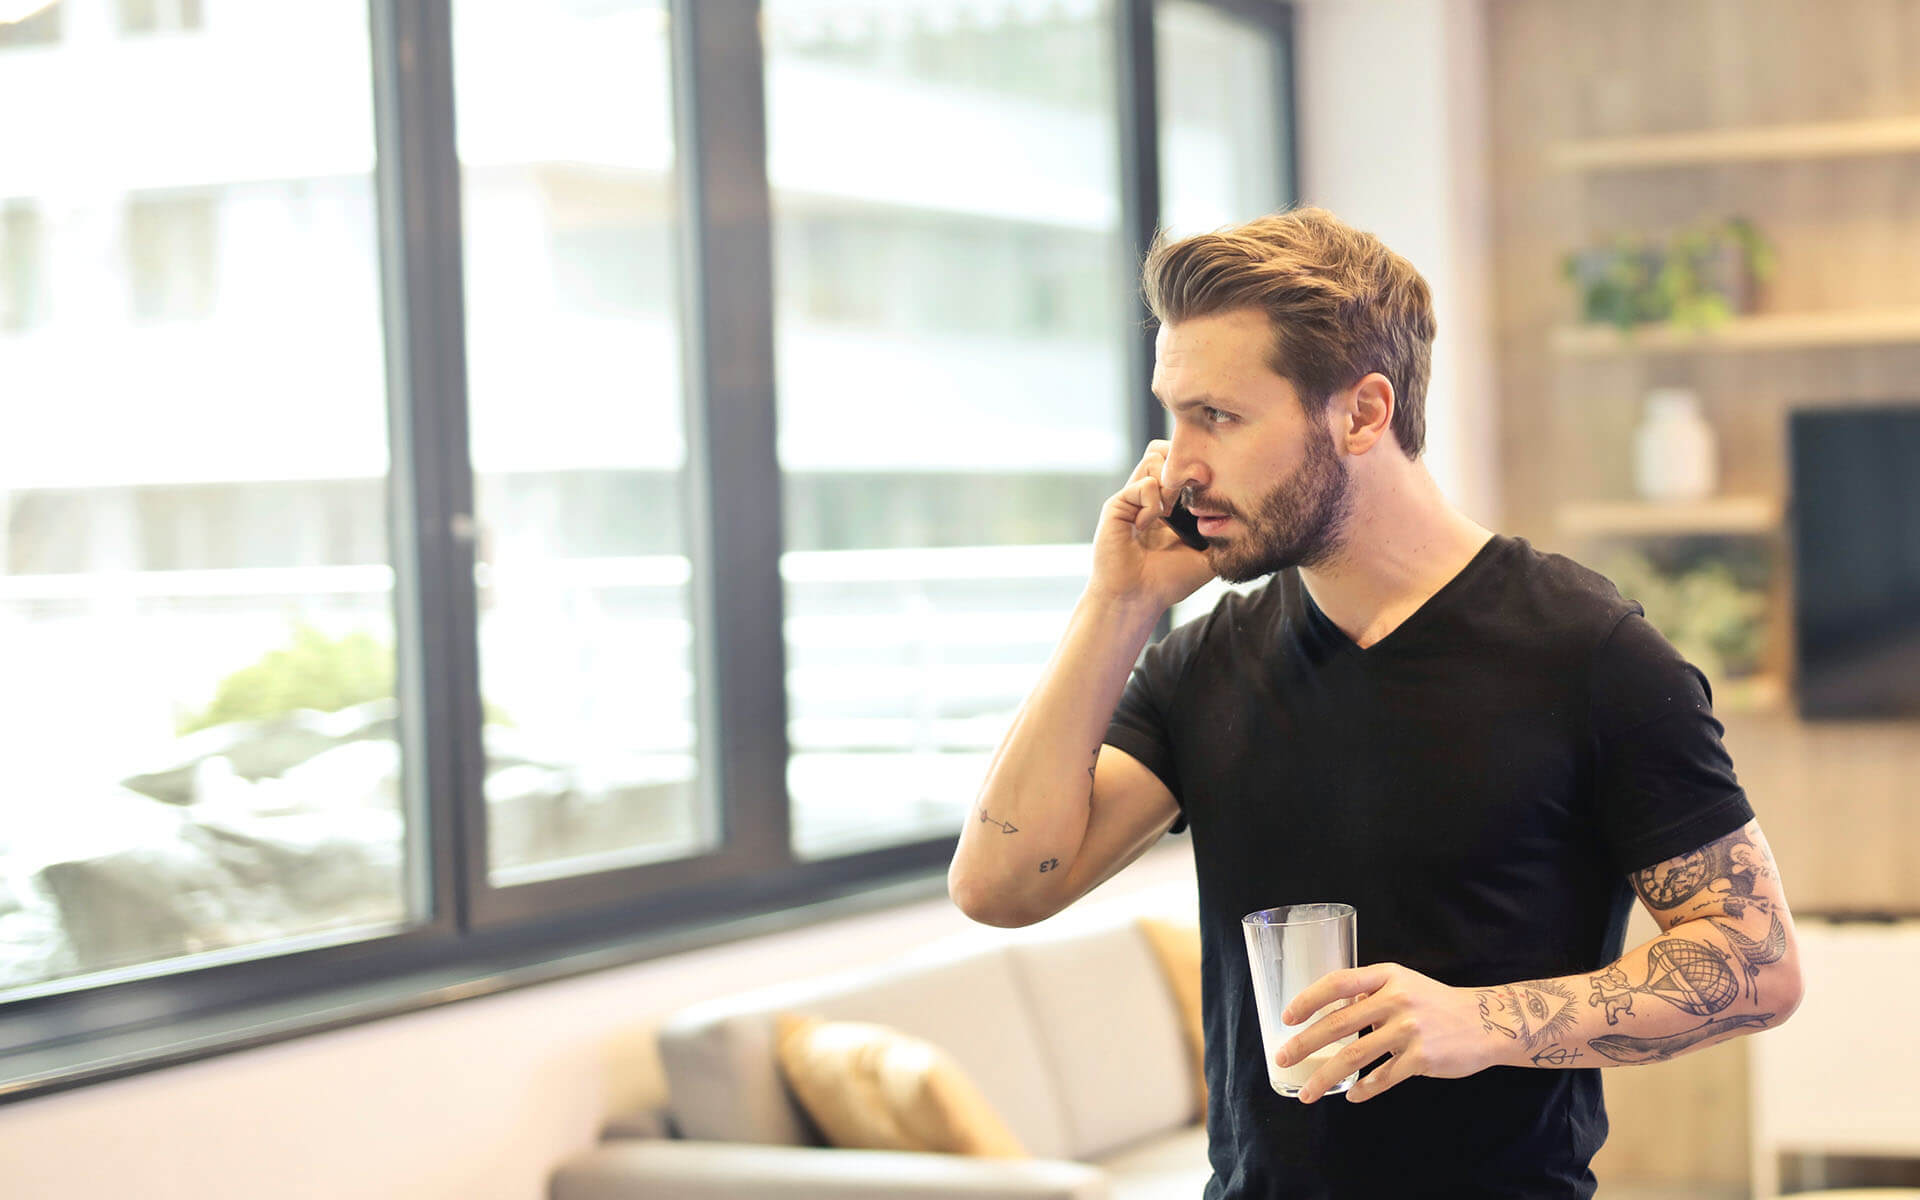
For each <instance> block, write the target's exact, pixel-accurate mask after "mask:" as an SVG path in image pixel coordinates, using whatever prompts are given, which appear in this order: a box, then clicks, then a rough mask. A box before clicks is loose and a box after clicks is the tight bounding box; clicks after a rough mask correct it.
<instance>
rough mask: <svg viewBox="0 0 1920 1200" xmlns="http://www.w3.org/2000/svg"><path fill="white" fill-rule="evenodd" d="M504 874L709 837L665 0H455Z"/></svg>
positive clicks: (489, 694)
mask: <svg viewBox="0 0 1920 1200" xmlns="http://www.w3.org/2000/svg"><path fill="white" fill-rule="evenodd" d="M454 71H455V78H454V83H455V99H456V107H457V113H458V128H459V138H460V164H461V182H462V191H461V204H462V215H463V219H464V223H465V242H466V260H465V261H466V287H467V373H468V386H469V390H470V393H471V397H472V439H473V440H472V454H473V466H474V472H475V477H476V478H475V484H476V492H477V495H476V510H477V516H478V519H479V522H480V527H481V558H482V564H481V567H480V572H479V576H478V579H477V583H478V586H479V587H480V678H481V684H482V694H483V698H484V700H485V706H486V707H485V711H486V715H487V720H486V749H487V778H486V796H487V813H488V831H489V835H490V836H489V844H488V866H489V868H490V870H491V872H492V879H493V882H494V883H495V884H498V885H504V884H511V883H515V882H524V881H526V880H529V879H534V878H543V877H548V876H553V875H564V874H574V873H579V872H584V871H589V870H598V869H603V868H605V867H608V866H613V865H620V864H625V863H631V862H638V861H647V860H653V859H664V858H677V857H683V856H686V855H690V854H694V853H697V852H700V851H703V850H705V849H707V848H710V847H712V846H714V845H715V844H716V843H717V837H718V822H717V821H716V820H715V818H714V814H713V813H711V812H710V811H708V809H707V807H706V806H705V805H704V804H703V802H702V801H701V798H700V788H699V780H698V772H697V769H696V759H695V753H696V743H695V736H696V731H695V728H694V707H693V704H694V690H693V689H694V676H693V666H692V663H693V655H692V646H693V639H692V636H691V624H690V619H689V615H688V614H689V612H690V611H691V609H690V600H689V581H690V579H691V577H692V572H691V570H690V569H689V565H688V561H687V544H686V538H685V534H684V518H685V513H684V510H683V506H682V490H683V489H682V477H683V470H684V468H685V465H686V444H685V432H684V428H683V420H682V413H681V405H682V400H681V374H680V371H681V367H680V361H681V351H680V313H679V303H678V299H677V296H676V282H675V281H676V278H677V266H676V254H677V250H676V245H677V238H678V232H677V229H678V223H679V215H678V211H677V208H678V206H677V201H676V198H675V191H674V188H675V183H674V178H675V177H674V171H673V121H672V81H671V78H670V74H669V59H668V42H667V12H666V5H665V3H664V0H632V2H622V0H569V2H567V3H564V4H553V5H538V6H529V5H526V4H521V3H507V2H505V0H460V2H459V3H457V4H456V5H455V6H454Z"/></svg>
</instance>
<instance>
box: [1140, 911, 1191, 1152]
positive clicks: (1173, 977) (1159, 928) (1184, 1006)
mask: <svg viewBox="0 0 1920 1200" xmlns="http://www.w3.org/2000/svg"><path fill="white" fill-rule="evenodd" d="M1140 932H1141V933H1144V934H1145V935H1146V937H1147V944H1148V945H1150V946H1152V947H1153V954H1154V957H1155V958H1158V959H1159V960H1160V969H1161V970H1162V971H1164V972H1166V975H1167V986H1169V987H1171V988H1172V989H1173V1002H1174V1004H1175V1005H1176V1006H1177V1007H1178V1008H1179V1009H1180V1025H1181V1028H1182V1029H1183V1030H1184V1031H1185V1032H1186V1035H1187V1049H1188V1050H1190V1051H1192V1054H1193V1078H1194V1087H1195V1089H1196V1090H1197V1091H1198V1092H1199V1095H1200V1117H1201V1119H1202V1120H1205V1119H1206V1115H1207V1032H1206V1029H1207V1027H1206V1021H1205V1019H1204V1018H1203V1017H1202V1016H1201V1014H1200V926H1198V925H1196V924H1193V923H1190V922H1180V921H1168V920H1163V919H1161V918H1159V917H1141V918H1140Z"/></svg>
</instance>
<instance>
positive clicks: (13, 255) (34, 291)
mask: <svg viewBox="0 0 1920 1200" xmlns="http://www.w3.org/2000/svg"><path fill="white" fill-rule="evenodd" d="M47 300H48V298H47V283H46V227H45V223H44V222H43V221H42V220H41V218H40V213H39V210H38V209H36V208H35V207H34V206H32V205H30V204H27V203H24V202H14V203H0V332H13V333H17V332H19V331H21V330H25V329H31V328H32V327H34V326H36V325H39V324H41V323H43V322H44V321H45V320H46V319H47V309H48V303H47Z"/></svg>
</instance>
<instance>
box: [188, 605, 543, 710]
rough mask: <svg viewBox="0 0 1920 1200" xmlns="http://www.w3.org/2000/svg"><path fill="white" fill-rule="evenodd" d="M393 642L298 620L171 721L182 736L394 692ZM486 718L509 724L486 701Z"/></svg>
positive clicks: (379, 697) (360, 701)
mask: <svg viewBox="0 0 1920 1200" xmlns="http://www.w3.org/2000/svg"><path fill="white" fill-rule="evenodd" d="M393 664H394V651H393V647H392V646H391V645H390V644H388V643H386V642H383V641H381V640H379V639H378V638H375V637H373V636H371V635H369V634H365V633H349V634H347V635H346V636H344V637H337V638H335V637H328V636H327V635H326V634H324V633H322V632H321V631H320V630H318V629H315V628H313V627H312V626H311V625H297V626H295V627H294V630H293V640H292V642H291V643H290V644H288V645H287V646H284V647H282V648H280V649H277V650H269V651H267V653H266V654H264V655H262V656H261V658H260V660H259V661H258V662H255V663H253V664H251V665H249V666H245V667H242V668H240V669H239V670H238V671H235V672H234V673H233V674H231V675H228V676H227V677H226V678H224V679H222V680H221V681H220V682H219V684H218V685H216V687H215V688H214V693H213V701H212V703H210V704H208V705H207V707H206V708H205V709H203V710H202V711H200V712H198V713H193V714H189V715H188V716H186V717H184V718H182V719H181V720H180V721H179V722H177V723H176V726H175V731H176V733H177V734H178V735H180V736H183V737H184V736H185V735H187V734H189V733H192V732H194V731H195V730H199V729H206V728H208V727H209V726H213V725H225V724H228V723H229V722H233V721H260V720H265V719H266V718H269V717H277V716H282V715H284V714H286V713H290V712H294V711H296V710H298V709H303V708H307V709H315V710H317V711H320V712H338V711H339V710H340V709H343V708H348V707H350V706H352V705H355V704H365V703H367V702H368V701H370V700H383V699H386V698H387V697H389V696H392V695H393ZM486 719H487V721H488V722H490V723H493V724H500V725H506V724H511V722H510V721H508V720H507V718H506V716H505V714H503V713H501V712H500V711H499V710H497V709H496V708H494V706H493V705H491V704H489V705H487V706H486Z"/></svg>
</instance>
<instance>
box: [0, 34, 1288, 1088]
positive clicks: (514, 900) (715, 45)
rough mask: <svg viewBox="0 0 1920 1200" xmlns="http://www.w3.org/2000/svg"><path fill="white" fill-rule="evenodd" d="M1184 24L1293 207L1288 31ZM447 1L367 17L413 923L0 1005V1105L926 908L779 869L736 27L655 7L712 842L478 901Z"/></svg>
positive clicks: (1138, 127) (1148, 59)
mask: <svg viewBox="0 0 1920 1200" xmlns="http://www.w3.org/2000/svg"><path fill="white" fill-rule="evenodd" d="M1200 2H1202V3H1206V4H1209V5H1211V6H1213V7H1217V8H1219V9H1221V10H1223V11H1225V12H1229V13H1232V14H1233V15H1236V16H1239V17H1242V18H1247V19H1249V20H1252V21H1255V22H1257V23H1258V24H1260V25H1261V26H1263V27H1265V28H1266V29H1267V30H1269V31H1270V32H1271V33H1272V35H1273V36H1274V38H1275V44H1276V47H1277V50H1278V53H1280V54H1281V55H1282V57H1283V59H1284V60H1285V61H1284V63H1283V73H1282V74H1281V75H1280V76H1279V77H1278V78H1279V80H1280V91H1281V94H1280V95H1278V96H1276V97H1275V102H1276V103H1278V104H1280V105H1281V107H1282V111H1283V112H1284V114H1285V133H1286V138H1287V146H1286V154H1285V156H1284V161H1285V164H1286V171H1287V179H1286V181H1285V183H1284V185H1283V186H1285V187H1288V188H1290V187H1291V186H1292V181H1293V180H1294V178H1295V177H1296V176H1295V174H1294V168H1293V154H1294V144H1295V139H1296V125H1295V105H1294V96H1293V91H1294V89H1293V84H1292V80H1293V72H1292V70H1291V63H1292V46H1293V22H1292V10H1291V7H1290V6H1289V5H1288V4H1285V3H1280V2H1278V0H1276V2H1273V3H1266V2H1264V0H1200ZM452 3H453V0H369V19H370V22H371V32H372V55H373V80H374V113H375V123H376V126H377V131H376V144H377V148H378V159H377V166H376V180H375V182H376V191H377V196H378V204H379V217H380V219H379V227H380V259H381V272H382V310H383V311H382V318H383V325H384V332H385V343H386V355H387V363H388V392H389V414H390V415H389V433H390V438H391V444H392V461H393V464H394V467H393V470H392V472H391V474H390V477H389V484H388V490H389V496H388V498H389V504H390V509H391V516H392V522H391V527H392V529H393V531H394V535H393V536H394V540H393V555H392V562H393V568H394V572H395V580H396V584H395V595H394V604H395V615H396V621H397V623H398V624H397V630H398V637H397V643H398V646H399V663H398V673H397V680H398V684H397V692H398V700H399V703H400V705H401V712H402V713H403V719H402V721H401V729H402V740H403V754H402V763H403V771H404V775H405V787H404V788H403V795H404V797H405V798H404V801H403V803H405V804H406V805H407V829H408V838H409V843H410V844H409V846H408V854H407V855H406V861H407V864H408V866H407V874H406V878H405V881H404V887H405V892H406V896H407V900H408V903H409V911H416V912H422V913H426V914H430V915H428V916H426V917H425V918H424V919H422V920H420V921H419V922H418V923H416V924H414V925H412V926H410V927H409V928H406V929H405V930H403V931H400V932H396V933H393V934H391V935H387V936H381V937H377V938H374V939H372V940H344V939H343V938H334V939H332V940H326V939H313V940H312V942H311V943H310V944H309V945H308V946H307V947H306V948H300V949H287V950H284V951H282V952H275V953H267V954H262V953H260V952H259V951H258V950H257V949H253V948H247V947H242V948H238V949H236V950H235V951H233V952H232V953H231V954H230V955H227V956H224V957H225V958H227V959H228V960H229V961H219V959H220V958H222V957H223V956H207V960H208V961H209V963H210V965H201V966H195V967H192V968H189V969H174V970H169V969H167V964H166V963H158V964H151V965H150V966H149V967H147V968H140V969H133V970H130V971H128V972H125V973H124V977H123V978H119V979H111V978H109V979H107V980H102V979H101V978H100V977H97V976H90V977H87V978H88V979H90V980H92V982H87V983H82V984H79V985H78V986H75V985H73V984H70V983H68V982H66V981H59V980H56V981H51V982H50V983H49V984H47V985H45V986H44V988H38V989H30V990H26V991H24V992H23V994H22V995H21V997H20V998H18V999H15V1000H12V1001H10V1002H8V1003H6V1004H4V1005H0V1103H3V1102H6V1101H11V1100H19V1099H23V1098H27V1097H31V1096H38V1095H44V1094H47V1093H51V1092H55V1091H60V1090H64V1089H67V1088H72V1087H77V1086H81V1085H83V1084H86V1083H91V1082H97V1081H101V1080H105V1079H112V1078H119V1077H123V1076H126V1075H130V1074H135V1073H138V1072H141V1071H146V1070H152V1069H156V1068H158V1067H163V1066H168V1065H173V1064H176V1063H180V1062H187V1061H195V1060H198V1059H203V1058H206V1057H210V1056H212V1055H216V1054H221V1053H226V1052H230V1051H233V1050H238V1049H242V1048H246V1047H250V1046H257V1045H262V1044H266V1043H269V1042H273V1041H279V1040H282V1039H285V1038H289V1037H295V1036H300V1035H302V1034H305V1033H310V1032H315V1031H318V1030H322V1029H329V1028H337V1027H340V1026H343V1025H349V1024H353V1023H357V1022H359V1021H364V1020H369V1019H375V1018H378V1017H382V1016H388V1015H392V1014H394V1013H398V1012H405V1011H413V1010H417V1009H419V1008H424V1007H430V1006H433V1005H437V1004H440V1003H445V1002H448V1001H451V1000H456V999H462V998H467V997H471V996H477V995H486V994H491V993H494V992H498V991H501V990H504V989H507V988H511V987H516V986H522V985H525V984H528V983H534V982H542V981H545V980H550V979H554V978H560V977H565V976H567V975H571V974H577V973H580V972H584V971H588V970H594V969H600V968H603V967H606V966H610V965H616V964H620V963H626V962H633V961H638V960H642V959H647V958H651V957H656V956H659V955H662V954H667V953H675V952H679V951H682V950H685V949H689V948H692V947H694V946H699V945H711V944H715V943H717V942H721V941H726V940H731V939H734V938H738V937H745V936H754V935H758V934H760V933H764V932H766V931H769V930H773V929H780V928H788V927H794V926H797V925H800V924H804V923H807V922H809V921H812V920H818V919H822V918H823V917H825V916H828V915H834V914H837V913H840V912H845V911H857V910H860V909H865V908H873V907H883V906H886V905H889V904H895V903H900V902H902V901H904V900H908V899H912V898H918V897H922V896H926V895H932V894H940V893H944V875H945V868H946V866H947V864H948V863H949V861H950V860H951V858H952V855H953V851H954V848H955V846H956V844H957V838H958V830H957V829H956V830H955V832H954V833H953V834H951V835H945V836H941V837H936V838H928V839H922V840H918V841H914V842H909V843H904V844H898V845H892V846H887V847H883V848H879V849H874V850H869V851H864V852H860V853H854V854H850V855H846V856H843V857H836V858H832V859H826V860H805V859H801V858H798V857H797V856H796V855H795V853H794V851H793V849H792V847H791V844H790V837H789V832H790V817H789V801H788V795H787V789H786V769H787V733H786V730H787V711H786V687H785V670H784V662H785V657H786V655H785V647H784V642H783V635H782V624H781V616H782V609H783V602H784V601H783V595H782V587H781V579H780V574H779V558H780V550H781V546H780V539H781V530H782V521H781V519H780V505H781V479H780V473H779V467H778V463H777V461H776V456H775V448H774V446H775V443H774V433H775V392H774V386H775V380H774V351H773V305H774V296H773V287H772V283H773V280H772V255H771V251H772V244H771V239H772V222H771V204H770V195H769V186H768V181H767V175H766V122H765V111H764V100H763V93H764V81H765V72H764V65H765V64H764V58H763V50H762V46H761V42H760V35H759V24H760V0H670V4H669V22H670V28H671V39H672V41H671V56H672V61H673V80H674V93H675V94H674V121H675V133H676V163H675V171H676V174H677V179H676V186H677V189H678V193H677V194H678V196H679V199H680V204H681V213H680V218H681V219H680V221H679V229H678V238H679V243H680V245H679V260H680V262H679V268H680V277H679V285H680V288H681V310H680V311H681V313H682V314H683V317H682V331H683V340H684V346H685V369H684V371H683V375H684V377H685V379H686V392H685V398H684V399H685V407H686V429H687V444H688V467H687V476H686V483H687V494H688V496H689V498H690V500H689V503H688V504H687V506H686V508H687V515H688V521H687V523H688V528H687V530H686V533H687V542H686V544H687V546H688V548H689V554H690V558H691V559H692V562H693V589H692V594H693V606H694V609H693V613H692V616H693V626H694V646H695V658H696V666H697V671H696V679H697V681H698V683H697V704H698V726H697V727H698V729H699V754H700V764H701V772H700V779H701V786H702V788H703V789H704V791H705V795H706V798H707V799H708V800H709V801H710V802H711V803H713V804H715V805H716V809H715V811H717V812H718V814H719V815H720V821H719V826H720V828H721V829H722V831H723V836H722V840H721V843H720V846H719V848H718V849H716V850H715V851H713V852H711V853H707V854H701V855H697V856H695V857H692V858H685V859H675V860H670V861H661V862H652V863H646V864H643V865H634V866H627V867H622V868H618V869H612V870H605V871H601V872H598V873H594V874H584V875H569V876H563V877H556V878H549V879H542V880H538V881H533V882H525V883H517V884H513V885H511V886H508V887H495V886H493V885H492V884H491V882H490V880H489V878H488V862H487V851H486V804H485V800H484V796H483V794H482V791H481V787H482V780H483V776H484V769H485V761H484V749H483V744H482V740H481V720H482V717H481V704H480V690H479V682H478V681H479V674H480V663H479V652H478V641H477V621H478V613H477V600H476V591H475V588H474V586H473V584H472V580H473V579H474V569H475V559H476V548H477V547H476V543H477V540H478V538H477V527H476V524H475V518H474V490H475V489H474V478H473V470H472V464H471V462H470V460H469V457H468V454H467V452H466V447H467V445H468V411H467V407H466V404H467V379H466V367H467V357H466V346H465V328H464V296H463V289H464V280H463V262H462V231H461V216H460V213H461V180H460V164H459V162H458V159H457V157H456V151H455V139H454V107H455V106H454V79H453V62H452V56H453V48H452V19H453V17H452ZM1154 7H1155V0H1113V6H1112V10H1111V17H1112V20H1113V22H1114V25H1113V46H1114V48H1115V51H1116V53H1117V63H1116V66H1117V74H1116V87H1115V99H1116V103H1117V105H1118V111H1117V113H1116V116H1117V118H1118V130H1119V145H1118V146H1116V148H1115V149H1116V153H1117V154H1118V155H1119V162H1120V165H1121V172H1120V177H1119V178H1120V186H1121V189H1122V197H1121V199H1122V231H1121V232H1122V241H1123V247H1124V250H1125V252H1126V270H1127V277H1126V278H1125V279H1122V280H1117V281H1116V284H1115V286H1118V287H1122V288H1124V289H1125V291H1126V294H1128V295H1129V296H1130V297H1131V298H1132V299H1131V301H1130V303H1129V305H1128V306H1127V313H1128V316H1127V326H1126V328H1125V329H1124V330H1121V329H1116V330H1115V331H1114V332H1115V335H1116V336H1120V337H1124V338H1125V339H1126V342H1127V374H1126V384H1127V386H1128V387H1129V388H1130V389H1131V393H1132V396H1133V397H1134V398H1135V400H1134V402H1132V403H1130V404H1129V405H1128V408H1127V420H1128V424H1129V429H1128V434H1129V437H1130V438H1131V439H1132V444H1134V445H1142V444H1144V443H1145V442H1146V440H1147V439H1148V438H1150V437H1152V436H1155V434H1154V432H1153V431H1155V430H1157V429H1158V428H1159V421H1160V418H1161V414H1160V410H1159V406H1158V405H1157V403H1155V402H1154V400H1153V398H1152V396H1151V395H1150V394H1149V391H1148V380H1149V378H1150V376H1151V371H1152V363H1153V330H1152V328H1151V326H1150V322H1149V321H1148V319H1147V313H1146V310H1145V306H1144V303H1143V302H1142V301H1141V299H1140V295H1139V288H1138V285H1137V279H1136V278H1135V274H1136V272H1137V268H1138V263H1139V262H1140V260H1141V258H1142V257H1143V256H1144V254H1145V252H1146V249H1147V247H1148V245H1149V243H1150V242H1151V240H1152V236H1153V232H1154V230H1155V228H1156V227H1157V226H1158V223H1159V217H1160V212H1159V209H1160V203H1159V185H1158V180H1159V152H1158V145H1157V136H1158V135H1157V117H1156V114H1157V109H1158V105H1157V97H1156V94H1155V93H1156V79H1157V72H1156V67H1155V61H1154V60H1155V45H1154ZM1283 194H1284V195H1287V196H1288V199H1289V202H1291V200H1292V195H1291V193H1290V192H1285V193H1283ZM719 481H725V486H721V485H720V482H719ZM1164 628H1165V622H1164V620H1163V622H1162V629H1163V630H1164ZM722 630H724V631H725V636H724V637H722V636H718V634H719V631H722ZM417 838H424V840H425V844H424V845H422V846H418V847H416V846H414V845H412V844H411V843H412V842H413V840H414V839H417Z"/></svg>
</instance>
